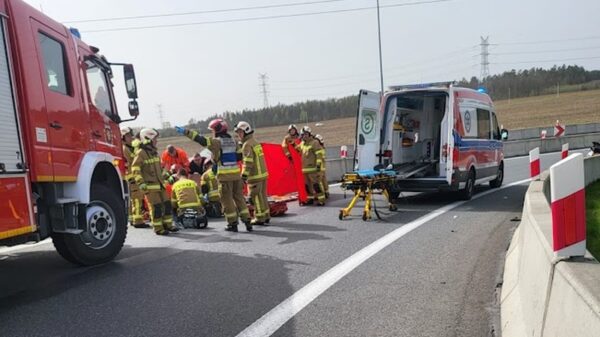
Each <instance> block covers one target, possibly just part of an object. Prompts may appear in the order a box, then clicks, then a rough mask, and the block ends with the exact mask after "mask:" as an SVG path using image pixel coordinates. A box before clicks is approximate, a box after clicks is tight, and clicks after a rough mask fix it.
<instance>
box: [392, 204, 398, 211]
mask: <svg viewBox="0 0 600 337" xmlns="http://www.w3.org/2000/svg"><path fill="white" fill-rule="evenodd" d="M397 210H398V206H396V205H390V211H392V212H395V211H397Z"/></svg>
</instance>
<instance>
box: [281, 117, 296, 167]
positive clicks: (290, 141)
mask: <svg viewBox="0 0 600 337" xmlns="http://www.w3.org/2000/svg"><path fill="white" fill-rule="evenodd" d="M298 143H300V137H299V135H298V128H297V127H296V125H294V124H290V126H288V133H287V135H285V138H283V142H281V148H282V149H283V153H285V156H286V157H287V158H288V159H289V160H292V155H291V154H290V150H289V145H291V146H292V147H296V145H298Z"/></svg>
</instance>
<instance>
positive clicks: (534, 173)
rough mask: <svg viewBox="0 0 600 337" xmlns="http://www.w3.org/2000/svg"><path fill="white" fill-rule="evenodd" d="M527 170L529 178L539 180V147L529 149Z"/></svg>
mask: <svg viewBox="0 0 600 337" xmlns="http://www.w3.org/2000/svg"><path fill="white" fill-rule="evenodd" d="M529 172H530V173H531V175H530V176H531V179H533V180H540V148H539V147H536V148H535V149H533V150H531V151H529Z"/></svg>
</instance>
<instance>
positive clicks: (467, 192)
mask: <svg viewBox="0 0 600 337" xmlns="http://www.w3.org/2000/svg"><path fill="white" fill-rule="evenodd" d="M474 191H475V170H474V169H472V168H471V170H470V171H469V176H468V177H467V181H466V183H465V188H464V189H462V190H461V191H460V198H461V199H462V200H471V198H472V197H473V193H474Z"/></svg>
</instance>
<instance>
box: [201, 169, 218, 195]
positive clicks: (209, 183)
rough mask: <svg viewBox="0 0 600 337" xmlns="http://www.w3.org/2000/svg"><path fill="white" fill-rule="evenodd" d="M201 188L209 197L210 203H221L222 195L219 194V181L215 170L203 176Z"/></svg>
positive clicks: (208, 171)
mask: <svg viewBox="0 0 600 337" xmlns="http://www.w3.org/2000/svg"><path fill="white" fill-rule="evenodd" d="M200 187H201V188H202V193H204V194H207V195H208V200H209V201H219V199H221V195H220V194H219V181H218V180H217V176H216V175H215V173H214V172H213V170H207V171H206V172H204V173H203V174H202V178H200Z"/></svg>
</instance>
